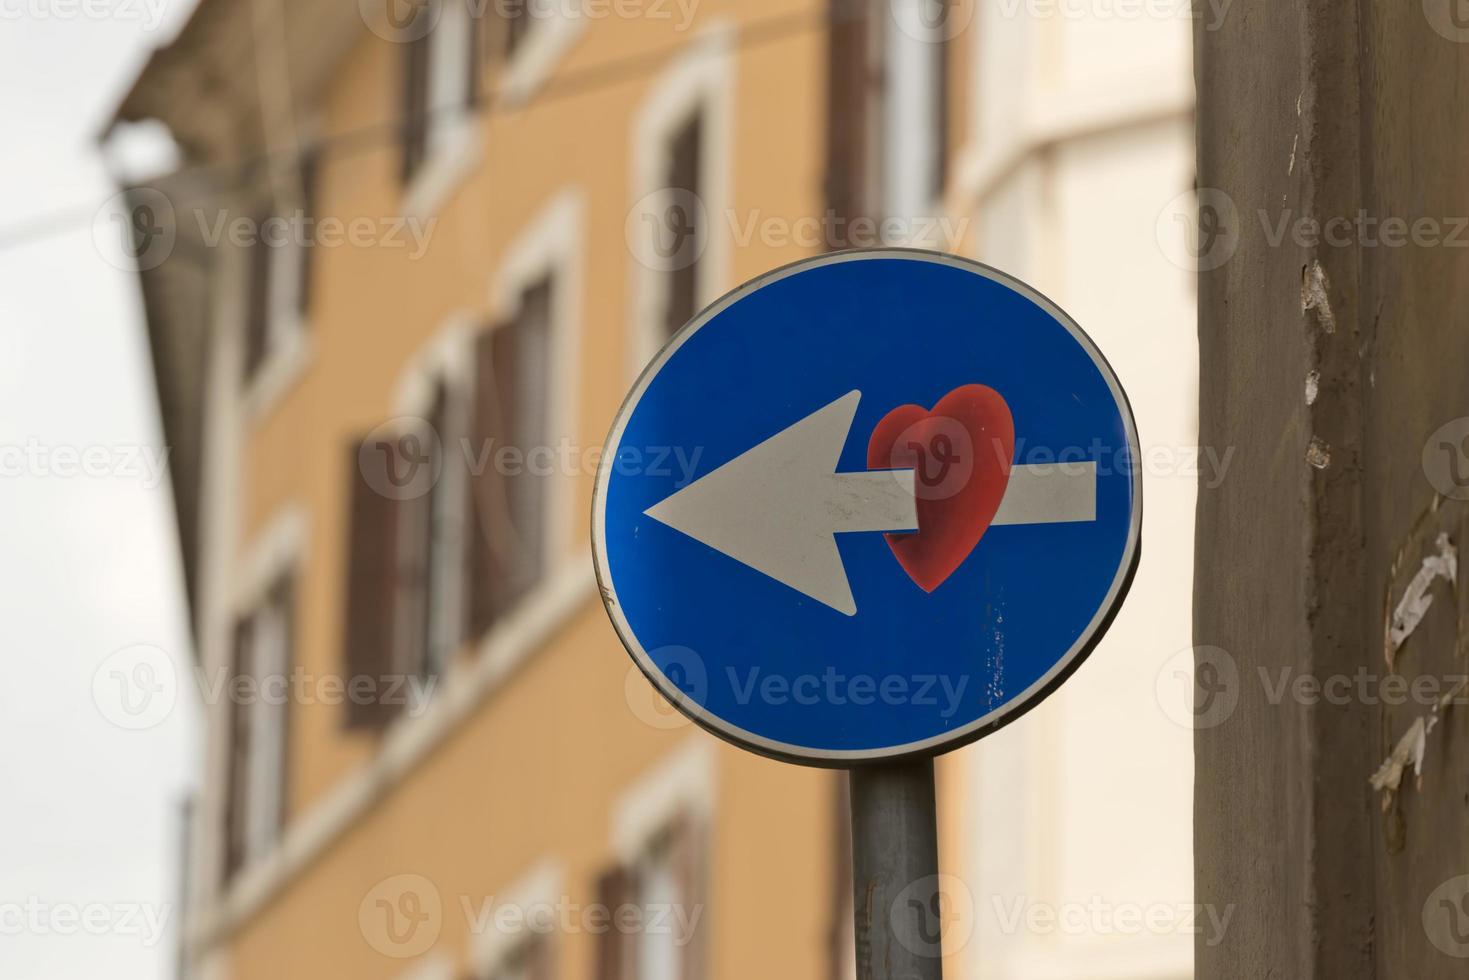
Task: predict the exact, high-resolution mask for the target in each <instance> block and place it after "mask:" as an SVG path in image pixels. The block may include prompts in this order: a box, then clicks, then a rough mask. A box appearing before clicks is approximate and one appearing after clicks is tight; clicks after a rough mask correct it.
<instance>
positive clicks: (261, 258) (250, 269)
mask: <svg viewBox="0 0 1469 980" xmlns="http://www.w3.org/2000/svg"><path fill="white" fill-rule="evenodd" d="M269 217H270V213H269V212H267V211H262V212H259V213H257V214H256V215H255V228H256V231H257V234H258V233H259V232H260V230H261V229H263V228H264V227H265V222H266V220H267V219H268V218H269ZM246 262H247V268H246V270H245V276H246V282H245V345H244V346H245V350H244V378H245V380H246V381H249V380H250V379H251V378H253V377H255V372H256V371H257V370H259V369H260V365H261V364H263V363H265V355H266V353H267V352H268V351H269V348H270V264H271V250H270V246H269V245H267V244H266V243H265V240H264V239H263V238H262V237H257V238H256V240H255V241H254V242H252V243H251V244H250V246H249V248H248V249H247V254H246Z"/></svg>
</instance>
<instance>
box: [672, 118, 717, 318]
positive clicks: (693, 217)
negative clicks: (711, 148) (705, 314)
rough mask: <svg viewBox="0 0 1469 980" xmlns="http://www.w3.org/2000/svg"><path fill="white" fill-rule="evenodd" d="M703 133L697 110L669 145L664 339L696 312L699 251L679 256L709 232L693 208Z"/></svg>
mask: <svg viewBox="0 0 1469 980" xmlns="http://www.w3.org/2000/svg"><path fill="white" fill-rule="evenodd" d="M703 130H704V124H703V114H702V113H701V112H699V111H697V110H696V111H695V112H693V113H692V114H691V115H690V116H689V118H688V120H687V121H686V122H684V123H683V125H681V126H680V127H679V128H678V129H677V130H676V131H675V132H674V134H673V137H672V139H670V140H669V143H668V163H667V170H666V179H665V182H664V186H665V187H666V188H668V190H669V191H670V192H671V193H670V195H669V197H670V201H669V204H668V207H667V208H666V209H665V211H664V218H665V220H666V221H667V222H668V225H669V227H668V228H667V229H665V230H666V231H667V232H669V233H670V234H671V235H672V236H673V242H672V249H673V252H672V254H674V255H675V256H676V257H677V260H676V261H674V262H672V263H670V265H671V268H670V269H669V271H668V282H667V295H666V298H665V301H664V311H663V329H664V336H665V337H671V336H673V335H674V334H675V333H677V332H678V330H679V328H680V327H682V326H683V325H684V324H685V323H688V322H689V321H690V320H692V319H693V318H694V314H695V313H697V312H699V272H700V270H699V259H700V257H701V256H700V253H701V251H702V249H699V248H697V246H696V247H695V249H693V250H692V251H690V252H689V254H688V255H687V256H681V255H680V254H679V253H680V252H682V251H683V250H684V249H683V246H684V243H685V241H690V242H695V243H698V242H703V241H705V240H706V237H707V233H708V229H706V228H701V227H700V226H699V223H700V222H701V221H702V220H704V215H703V211H704V209H703V208H702V207H698V206H696V204H695V202H699V201H702V200H703V194H702V191H703V188H702V186H701V184H700V181H699V172H700V166H699V164H700V155H701V154H700V149H701V146H700V142H701V140H702V138H703Z"/></svg>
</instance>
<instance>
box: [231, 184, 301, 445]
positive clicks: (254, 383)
mask: <svg viewBox="0 0 1469 980" xmlns="http://www.w3.org/2000/svg"><path fill="white" fill-rule="evenodd" d="M282 201H284V202H286V203H287V205H288V206H286V207H281V206H280V205H281V202H282ZM262 203H268V204H269V205H270V207H269V209H268V211H269V216H268V217H267V218H266V221H267V222H269V221H271V220H276V219H279V220H284V221H285V222H287V227H288V228H294V227H295V224H296V217H297V215H299V214H301V213H302V209H303V208H304V207H305V203H306V202H305V201H304V200H303V199H302V196H301V193H300V185H299V184H297V185H295V187H294V190H292V191H291V192H290V193H286V194H279V193H276V191H275V189H274V188H273V189H272V191H271V193H270V194H269V195H267V197H266V198H265V200H264V201H263V202H262ZM255 213H258V212H255ZM308 217H311V216H309V215H308ZM252 230H253V231H254V234H255V236H256V239H255V241H254V243H253V244H250V245H247V246H245V247H243V248H241V249H240V250H239V256H240V260H241V263H242V271H243V274H242V275H241V277H240V285H241V289H242V291H241V294H240V296H241V300H242V301H241V302H240V303H239V304H237V308H238V310H239V311H240V319H239V326H238V329H239V334H240V337H241V348H240V349H241V356H242V358H243V355H244V348H245V342H244V338H245V334H246V332H247V331H248V329H249V325H248V321H247V318H248V317H249V315H250V314H249V307H250V303H249V296H250V292H251V290H252V289H253V288H254V284H253V283H252V282H251V281H250V274H251V269H252V268H253V257H252V255H251V252H252V251H253V250H254V249H257V248H268V249H270V278H269V281H268V283H267V286H268V290H267V292H266V297H265V354H264V357H263V358H262V359H261V361H260V364H259V365H258V366H257V367H256V368H255V370H254V371H253V372H252V373H251V375H250V377H249V378H245V379H242V382H241V384H242V397H243V399H244V404H245V414H246V416H247V417H248V418H250V419H252V420H254V421H258V420H260V419H261V418H263V417H264V416H265V415H267V414H268V413H269V412H270V410H271V409H273V408H274V407H275V406H276V405H277V404H278V403H279V402H280V400H281V399H282V398H283V397H285V393H286V392H287V391H289V390H290V389H291V388H292V387H294V386H295V384H296V382H297V381H298V380H299V379H300V377H301V375H302V374H304V373H305V370H306V367H307V365H308V364H309V363H310V361H311V339H310V338H311V330H310V328H309V325H308V323H307V320H306V318H305V316H304V315H303V314H302V312H301V303H300V300H301V293H302V291H303V290H304V289H305V288H306V283H304V282H303V281H302V279H301V272H302V270H301V259H302V256H301V251H302V248H303V245H302V243H301V242H299V241H296V240H295V239H294V238H293V237H292V232H290V231H288V232H287V237H286V241H285V242H284V243H282V244H280V245H271V244H269V243H268V239H269V237H270V236H269V235H268V234H267V230H266V229H265V228H264V227H263V226H262V227H259V228H254V229H252Z"/></svg>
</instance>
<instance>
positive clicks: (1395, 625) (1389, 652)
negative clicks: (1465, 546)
mask: <svg viewBox="0 0 1469 980" xmlns="http://www.w3.org/2000/svg"><path fill="white" fill-rule="evenodd" d="M1434 545H1435V547H1437V548H1438V554H1436V555H1429V556H1428V557H1427V558H1424V559H1423V565H1422V567H1420V568H1419V569H1418V573H1417V574H1416V575H1414V576H1413V581H1411V582H1409V583H1408V588H1407V590H1406V591H1404V592H1403V597H1402V598H1401V599H1400V600H1398V605H1397V608H1395V609H1394V610H1393V614H1392V618H1391V619H1389V620H1388V622H1387V640H1386V643H1385V644H1384V647H1383V654H1384V657H1385V659H1386V660H1387V666H1388V669H1389V670H1392V669H1395V662H1396V660H1397V654H1398V650H1400V649H1402V646H1403V644H1404V643H1406V642H1407V640H1408V637H1409V636H1411V635H1413V631H1414V630H1415V629H1417V628H1418V624H1419V623H1421V622H1422V621H1423V617H1424V616H1425V615H1427V613H1428V609H1429V607H1430V606H1432V605H1433V595H1432V594H1431V593H1430V592H1429V589H1430V588H1432V586H1433V583H1434V582H1435V581H1436V580H1437V579H1440V578H1442V579H1447V580H1448V583H1449V584H1450V585H1457V584H1458V581H1459V550H1458V549H1457V548H1455V547H1454V545H1453V543H1452V542H1450V541H1449V536H1448V535H1447V534H1445V533H1443V532H1440V533H1439V535H1438V537H1437V538H1436V539H1435V540H1434Z"/></svg>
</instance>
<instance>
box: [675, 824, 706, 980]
mask: <svg viewBox="0 0 1469 980" xmlns="http://www.w3.org/2000/svg"><path fill="white" fill-rule="evenodd" d="M667 834H668V845H667V846H668V862H669V865H670V867H672V869H673V873H674V875H675V876H676V877H677V879H678V900H679V904H680V905H681V906H682V908H681V909H680V910H679V915H678V917H677V918H675V919H673V920H671V921H670V926H671V927H674V928H677V927H679V926H681V925H682V924H685V923H693V924H694V928H693V933H692V935H687V936H678V937H676V938H679V939H682V940H685V942H684V945H683V946H682V947H681V948H680V954H681V962H682V966H683V971H682V978H681V980H703V977H704V972H705V971H704V962H705V961H704V943H703V930H704V928H705V926H706V922H705V918H706V916H707V914H708V909H703V911H701V912H700V913H699V918H698V920H697V922H695V921H694V913H695V911H696V910H698V909H700V907H701V906H703V904H704V897H705V894H706V892H707V889H706V888H705V883H704V875H705V868H706V863H705V862H706V854H705V848H704V838H703V825H702V824H701V823H700V822H699V821H697V820H695V819H693V818H692V817H690V816H689V815H688V814H686V813H685V814H680V815H679V816H678V817H676V818H675V819H674V820H673V822H672V823H671V824H669V827H668V830H667Z"/></svg>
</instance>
